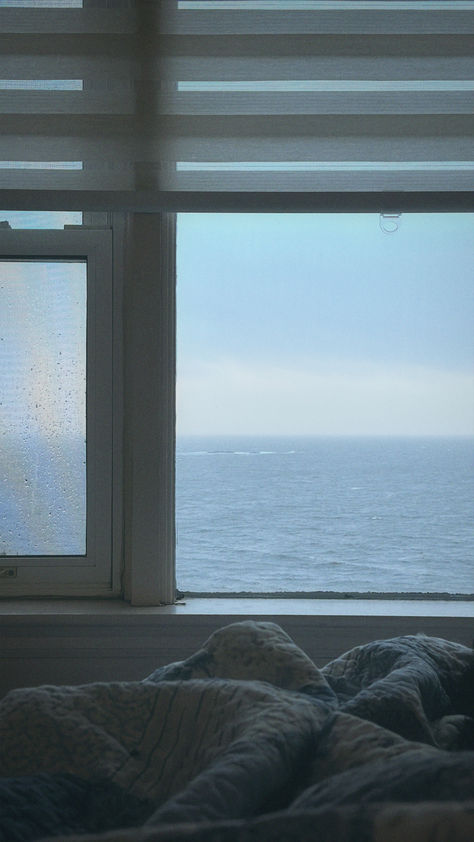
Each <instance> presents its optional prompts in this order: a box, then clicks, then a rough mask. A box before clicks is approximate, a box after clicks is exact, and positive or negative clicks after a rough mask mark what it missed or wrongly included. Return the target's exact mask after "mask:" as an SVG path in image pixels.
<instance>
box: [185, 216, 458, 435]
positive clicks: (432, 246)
mask: <svg viewBox="0 0 474 842" xmlns="http://www.w3.org/2000/svg"><path fill="white" fill-rule="evenodd" d="M382 227H385V228H396V229H397V230H394V231H392V232H391V233H387V232H386V231H384V230H382ZM473 256H474V214H403V215H402V216H401V217H400V218H399V219H398V220H396V222H394V223H392V222H391V221H389V220H381V219H380V217H379V215H378V214H337V215H336V214H258V215H257V214H179V216H178V253H177V274H178V384H177V391H178V400H177V429H178V435H180V434H181V435H186V434H207V435H217V434H240V435H243V434H246V435H266V434H268V435H473V434H474V329H473V328H474V283H473V281H474V270H473Z"/></svg>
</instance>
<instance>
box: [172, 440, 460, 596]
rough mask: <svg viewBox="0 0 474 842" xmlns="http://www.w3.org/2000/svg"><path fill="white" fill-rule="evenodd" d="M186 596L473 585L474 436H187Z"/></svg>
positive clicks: (182, 532)
mask: <svg viewBox="0 0 474 842" xmlns="http://www.w3.org/2000/svg"><path fill="white" fill-rule="evenodd" d="M176 471H177V582H178V587H179V589H180V590H182V591H184V592H189V591H191V592H208V591H219V592H245V591H257V592H275V593H277V592H281V591H306V592H308V591H350V592H353V591H359V592H368V591H380V592H389V593H393V592H407V593H413V592H443V593H444V592H448V593H472V592H473V591H474V524H473V514H474V511H473V509H474V438H322V437H314V438H306V437H304V438H300V437H295V438H291V437H284V438H282V437H278V438H272V437H261V438H259V437H256V438H255V437H233V436H228V437H226V436H221V437H195V436H193V437H180V438H178V441H177V459H176Z"/></svg>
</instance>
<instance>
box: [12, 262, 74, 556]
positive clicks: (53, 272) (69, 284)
mask: <svg viewBox="0 0 474 842" xmlns="http://www.w3.org/2000/svg"><path fill="white" fill-rule="evenodd" d="M86 291H87V265H86V262H85V261H81V260H74V261H65V260H51V261H44V260H39V259H38V260H20V259H18V260H16V259H12V260H5V259H4V260H1V261H0V354H1V368H0V378H1V389H0V391H1V395H2V398H1V401H2V403H1V407H0V418H1V441H2V447H1V454H0V488H1V496H0V552H1V553H3V554H6V555H83V554H84V553H85V551H86Z"/></svg>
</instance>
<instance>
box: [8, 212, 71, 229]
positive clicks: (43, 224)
mask: <svg viewBox="0 0 474 842" xmlns="http://www.w3.org/2000/svg"><path fill="white" fill-rule="evenodd" d="M2 222H8V224H9V225H10V228H64V226H65V225H82V211H8V210H4V211H2V210H0V223H2Z"/></svg>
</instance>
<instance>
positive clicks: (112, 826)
mask: <svg viewBox="0 0 474 842" xmlns="http://www.w3.org/2000/svg"><path fill="white" fill-rule="evenodd" d="M473 717H474V655H473V652H472V650H470V649H468V648H466V647H464V646H462V645H460V644H457V643H452V642H449V641H446V640H441V639H438V638H432V637H426V636H424V635H417V636H405V637H398V638H395V639H392V640H382V641H375V642H373V643H370V644H368V645H365V646H359V647H356V648H354V649H352V650H351V651H349V652H347V653H346V654H344V655H342V656H341V657H340V658H337V659H336V660H334V661H332V662H331V663H329V664H327V665H326V666H325V667H324V668H323V669H318V668H317V667H316V666H315V665H314V664H313V662H312V661H311V660H310V658H309V657H308V656H307V655H306V654H305V653H304V652H303V651H302V650H301V649H300V648H299V647H298V646H297V645H296V644H295V643H294V642H293V641H292V640H291V639H290V638H289V637H288V635H287V634H286V633H285V632H284V631H283V630H282V629H281V628H280V627H279V626H277V625H276V624H274V623H269V622H252V621H246V622H241V623H234V624H232V625H230V626H226V627H224V628H222V629H220V630H219V631H217V632H215V633H214V634H213V635H211V637H210V638H209V640H207V641H206V642H205V643H204V645H203V646H202V648H201V649H199V651H197V652H196V653H195V654H194V655H193V656H192V657H190V658H188V659H186V660H184V661H182V662H178V663H174V664H170V665H168V666H166V667H162V668H160V669H157V670H156V671H155V672H153V673H152V674H151V675H149V676H148V677H146V678H145V679H144V680H143V681H141V682H112V683H110V682H109V683H100V682H98V683H93V684H87V685H82V686H78V687H56V686H44V687H37V688H26V689H20V690H14V691H11V692H10V693H9V694H8V695H7V696H6V697H5V698H4V699H3V700H2V702H1V703H0V746H1V748H0V775H1V776H2V779H1V781H0V842H29V840H39V839H42V840H52V839H56V840H58V839H66V838H67V840H68V842H78V840H81V842H112V840H114V842H135V841H136V842H165V840H169V842H178V840H188V841H189V842H204V840H206V842H251V840H252V842H257V840H262V842H277V841H278V840H281V842H283V840H288V842H306V840H317V841H318V842H382V840H383V842H402V840H403V842H407V840H410V842H412V840H413V842H429V841H430V842H431V840H436V842H444V840H446V842H472V840H473V839H474V718H473Z"/></svg>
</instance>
